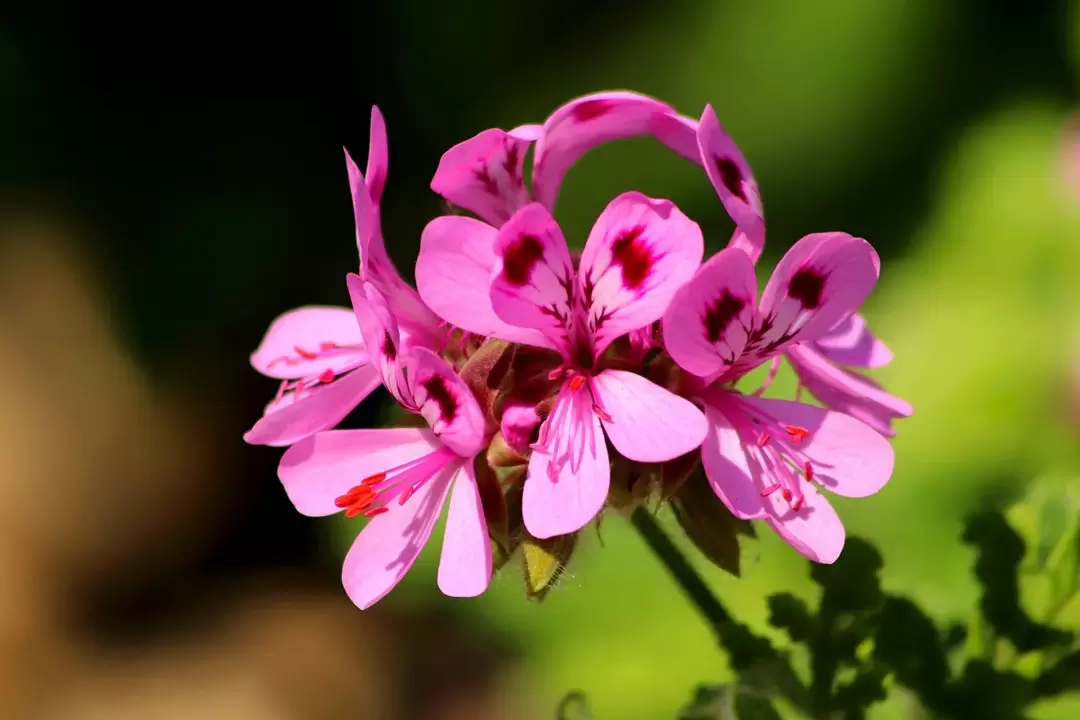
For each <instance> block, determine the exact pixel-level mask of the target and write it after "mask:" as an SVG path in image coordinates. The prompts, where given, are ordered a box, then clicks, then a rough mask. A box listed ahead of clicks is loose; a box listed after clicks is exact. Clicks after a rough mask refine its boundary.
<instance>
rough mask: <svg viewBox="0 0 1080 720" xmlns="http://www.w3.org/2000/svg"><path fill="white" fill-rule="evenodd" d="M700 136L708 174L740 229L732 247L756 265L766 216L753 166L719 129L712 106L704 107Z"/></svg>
mask: <svg viewBox="0 0 1080 720" xmlns="http://www.w3.org/2000/svg"><path fill="white" fill-rule="evenodd" d="M697 133H698V134H697V139H698V147H699V149H700V151H701V157H702V158H703V160H704V166H705V174H706V175H708V176H709V182H711V183H712V185H713V188H715V189H716V194H717V195H719V196H720V202H721V203H723V204H724V209H725V210H727V212H728V215H730V216H731V219H732V220H734V221H735V225H736V226H737V227H738V230H737V231H736V233H735V235H734V236H733V237H732V239H731V244H730V245H729V247H738V248H739V249H741V250H743V251H745V252H746V253H747V254H749V255H750V259H751V260H752V261H754V262H757V259H758V257H759V256H760V255H761V250H762V248H764V247H765V214H764V211H763V210H762V206H761V194H760V193H759V192H758V186H757V181H755V180H754V174H753V173H752V172H751V171H750V165H749V164H748V163H747V162H746V158H744V157H743V155H742V153H741V152H739V148H738V147H736V145H735V142H734V141H733V140H732V139H731V138H730V137H729V136H728V134H727V133H726V132H724V128H723V127H721V126H720V121H719V120H717V119H716V113H715V112H714V111H713V109H712V106H711V105H706V106H705V111H704V112H703V113H702V114H701V121H700V122H699V123H698V131H697Z"/></svg>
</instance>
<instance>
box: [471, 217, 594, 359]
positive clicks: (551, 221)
mask: <svg viewBox="0 0 1080 720" xmlns="http://www.w3.org/2000/svg"><path fill="white" fill-rule="evenodd" d="M495 257H496V260H495V271H494V279H493V280H492V281H491V290H490V292H491V306H492V307H493V308H494V309H495V314H496V315H498V316H499V318H500V319H501V320H502V321H503V322H506V323H509V324H510V325H516V326H518V327H522V328H532V329H536V330H539V331H540V332H541V333H543V335H544V338H545V340H544V342H543V344H542V345H541V347H548V348H552V349H554V350H560V351H561V352H563V353H564V354H566V353H567V352H568V350H567V348H568V340H567V337H568V333H569V332H570V324H571V321H572V316H573V300H574V297H573V287H574V264H573V262H572V261H571V259H570V250H569V248H567V246H566V238H564V237H563V234H562V230H560V229H559V225H558V223H556V222H555V218H553V217H551V213H549V212H548V211H547V209H546V208H545V207H544V206H543V205H541V204H539V203H531V204H529V205H526V206H525V207H523V208H521V209H520V210H518V211H517V212H516V213H514V217H512V218H510V220H509V222H507V223H506V224H505V225H503V226H502V229H500V230H499V234H498V237H496V239H495Z"/></svg>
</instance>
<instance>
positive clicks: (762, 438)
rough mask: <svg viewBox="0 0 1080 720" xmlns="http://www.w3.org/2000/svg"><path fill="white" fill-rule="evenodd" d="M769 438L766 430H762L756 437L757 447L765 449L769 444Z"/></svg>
mask: <svg viewBox="0 0 1080 720" xmlns="http://www.w3.org/2000/svg"><path fill="white" fill-rule="evenodd" d="M771 438H772V436H771V435H769V431H768V430H763V431H762V432H761V434H760V435H758V439H757V446H758V447H762V448H763V447H765V446H766V445H768V444H769V440H770V439H771Z"/></svg>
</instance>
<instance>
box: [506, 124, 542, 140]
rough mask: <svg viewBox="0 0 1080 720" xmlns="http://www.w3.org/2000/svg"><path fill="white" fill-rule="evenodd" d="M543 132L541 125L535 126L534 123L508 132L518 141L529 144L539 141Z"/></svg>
mask: <svg viewBox="0 0 1080 720" xmlns="http://www.w3.org/2000/svg"><path fill="white" fill-rule="evenodd" d="M543 132H544V126H543V125H537V124H535V123H529V124H526V125H518V126H517V127H516V128H514V129H513V130H511V131H510V135H513V136H514V137H515V138H518V139H519V140H528V141H529V142H531V143H532V142H536V141H537V140H539V139H540V135H541V134H542V133H543Z"/></svg>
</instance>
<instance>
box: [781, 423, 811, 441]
mask: <svg viewBox="0 0 1080 720" xmlns="http://www.w3.org/2000/svg"><path fill="white" fill-rule="evenodd" d="M784 432H786V433H787V434H788V435H790V436H791V439H792V440H793V441H794V442H795V443H796V444H798V443H801V442H802V441H803V440H805V439H806V438H808V437H810V431H809V430H807V429H806V428H804V427H799V426H798V425H784Z"/></svg>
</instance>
